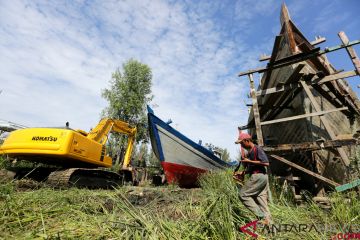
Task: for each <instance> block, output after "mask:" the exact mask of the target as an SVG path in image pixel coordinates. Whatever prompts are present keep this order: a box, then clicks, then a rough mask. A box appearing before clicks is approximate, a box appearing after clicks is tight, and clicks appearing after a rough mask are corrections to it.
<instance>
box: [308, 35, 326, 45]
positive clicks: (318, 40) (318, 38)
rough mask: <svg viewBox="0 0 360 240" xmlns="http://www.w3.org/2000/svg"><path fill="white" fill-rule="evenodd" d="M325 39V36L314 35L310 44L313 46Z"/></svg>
mask: <svg viewBox="0 0 360 240" xmlns="http://www.w3.org/2000/svg"><path fill="white" fill-rule="evenodd" d="M325 41H326V38H324V37H316V38H315V40H314V41H312V42H311V43H310V44H311V45H313V46H315V45H318V44H320V43H323V42H325Z"/></svg>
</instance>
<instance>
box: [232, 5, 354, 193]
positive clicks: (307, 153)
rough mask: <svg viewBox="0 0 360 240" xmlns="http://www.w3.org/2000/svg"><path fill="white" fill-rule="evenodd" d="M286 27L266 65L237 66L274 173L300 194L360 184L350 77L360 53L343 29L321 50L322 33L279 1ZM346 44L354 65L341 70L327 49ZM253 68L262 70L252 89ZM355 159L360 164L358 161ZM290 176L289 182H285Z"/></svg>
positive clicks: (253, 125) (253, 131) (254, 126)
mask: <svg viewBox="0 0 360 240" xmlns="http://www.w3.org/2000/svg"><path fill="white" fill-rule="evenodd" d="M280 22H281V31H280V34H279V35H278V36H276V38H275V43H274V47H273V50H272V54H271V56H262V57H261V58H260V61H268V63H267V66H266V67H264V68H257V69H253V70H249V71H246V72H241V73H239V77H240V76H246V75H247V76H248V78H249V81H250V93H251V98H252V104H251V107H252V111H251V113H250V116H249V120H248V124H247V125H246V126H240V127H239V129H240V130H243V129H250V132H251V134H253V135H256V138H257V141H258V144H259V145H260V146H263V148H264V150H265V151H266V152H267V154H268V155H270V156H271V158H272V159H273V161H272V162H271V171H272V174H273V175H276V176H278V177H279V178H282V179H284V180H285V181H287V182H288V183H290V185H291V186H292V190H293V193H294V194H295V197H297V198H301V196H300V193H301V190H307V191H308V192H310V193H311V194H312V195H313V196H317V197H320V198H321V196H323V195H324V193H325V190H327V189H334V188H336V189H337V190H338V191H342V190H345V189H348V188H353V187H356V186H358V185H360V180H359V179H358V180H356V181H353V182H351V183H348V184H346V185H343V184H344V183H347V182H349V181H352V180H353V179H354V176H355V178H356V177H358V176H359V172H354V171H355V170H354V169H353V168H352V161H351V159H352V157H354V156H355V155H356V145H358V144H359V142H360V139H359V138H358V136H359V135H360V134H359V132H357V130H358V128H359V125H360V101H359V100H358V98H357V96H356V94H355V93H354V92H353V91H352V89H351V88H350V86H349V85H348V83H347V81H346V80H345V78H349V77H354V76H357V75H359V74H360V61H359V58H358V57H357V54H356V52H355V50H354V49H353V48H352V46H353V45H355V44H359V43H360V40H357V41H351V42H350V41H349V39H348V38H347V36H346V34H345V33H344V32H340V33H339V34H338V35H339V37H340V40H341V42H342V44H341V45H339V46H336V47H331V48H325V49H324V50H321V49H320V48H319V47H316V45H318V44H320V43H322V42H324V41H325V38H322V37H318V38H316V40H315V41H313V42H310V41H308V40H307V39H306V38H305V37H304V35H303V34H302V33H301V32H300V30H299V29H298V28H297V27H296V25H295V24H294V23H293V21H292V20H291V18H290V15H289V12H288V9H287V7H286V5H285V4H283V5H282V7H281V16H280ZM340 49H346V51H347V53H348V55H349V57H350V59H351V61H352V63H353V65H354V67H355V69H354V70H351V71H343V70H342V71H338V70H336V69H335V68H334V67H333V66H332V65H331V64H330V63H329V61H328V59H327V57H326V53H329V52H333V51H337V50H340ZM255 73H263V75H262V78H261V81H260V84H259V87H258V89H257V90H256V89H255V84H254V79H253V78H254V77H253V75H254V74H255ZM357 167H358V166H357ZM285 183H286V182H285Z"/></svg>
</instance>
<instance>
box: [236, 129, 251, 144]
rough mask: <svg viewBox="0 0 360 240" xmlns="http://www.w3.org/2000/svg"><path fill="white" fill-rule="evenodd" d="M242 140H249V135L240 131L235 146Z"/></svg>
mask: <svg viewBox="0 0 360 240" xmlns="http://www.w3.org/2000/svg"><path fill="white" fill-rule="evenodd" d="M244 139H251V136H250V134H248V133H246V132H242V131H241V130H239V137H238V139H237V140H236V141H235V143H236V144H238V143H241V141H242V140H244Z"/></svg>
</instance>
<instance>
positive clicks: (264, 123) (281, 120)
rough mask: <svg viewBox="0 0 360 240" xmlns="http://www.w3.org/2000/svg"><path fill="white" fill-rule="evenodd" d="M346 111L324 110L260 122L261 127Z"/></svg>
mask: <svg viewBox="0 0 360 240" xmlns="http://www.w3.org/2000/svg"><path fill="white" fill-rule="evenodd" d="M347 109H348V108H347V107H342V108H335V109H330V110H326V111H319V112H313V113H307V114H302V115H297V116H293V117H286V118H280V119H275V120H270V121H265V122H261V126H263V125H269V124H274V123H280V122H288V121H294V120H298V119H302V118H307V117H314V116H322V115H324V114H327V113H332V112H337V111H342V110H347Z"/></svg>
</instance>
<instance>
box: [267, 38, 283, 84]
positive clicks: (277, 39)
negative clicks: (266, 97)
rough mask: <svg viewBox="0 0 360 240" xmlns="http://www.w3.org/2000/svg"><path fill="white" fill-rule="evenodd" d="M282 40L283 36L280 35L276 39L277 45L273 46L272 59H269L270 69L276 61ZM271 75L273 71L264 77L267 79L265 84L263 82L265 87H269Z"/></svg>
mask: <svg viewBox="0 0 360 240" xmlns="http://www.w3.org/2000/svg"><path fill="white" fill-rule="evenodd" d="M282 38H283V36H282V35H278V36H276V37H275V43H274V46H273V50H272V52H271V57H270V59H269V63H268V64H267V66H268V67H269V66H271V65H272V64H273V63H274V62H275V60H276V57H277V54H278V51H279V46H280V43H281V40H282ZM271 73H272V71H271V70H270V71H268V72H266V74H265V76H264V77H265V78H264V82H263V86H264V87H267V85H268V84H269V80H270V77H271Z"/></svg>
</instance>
